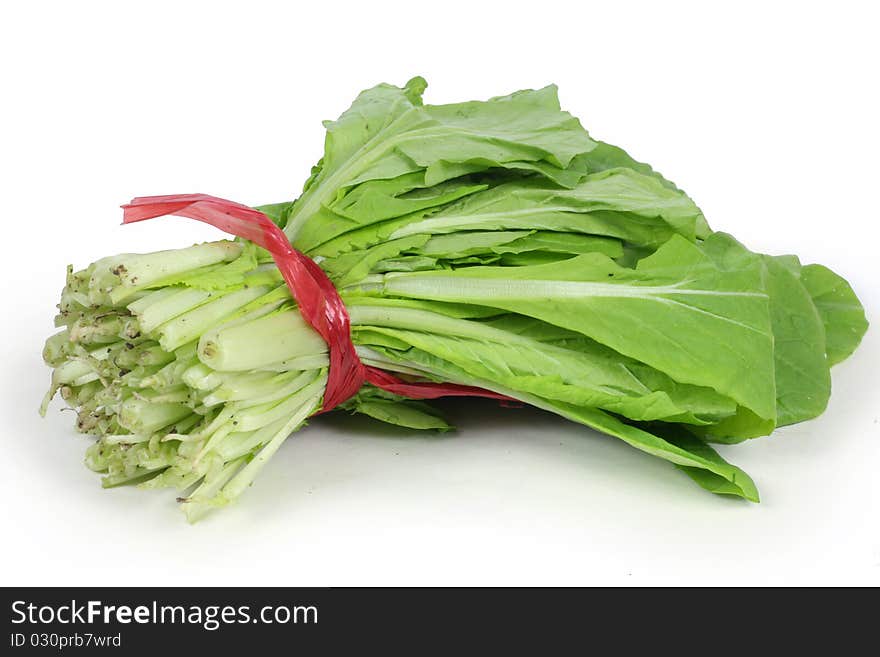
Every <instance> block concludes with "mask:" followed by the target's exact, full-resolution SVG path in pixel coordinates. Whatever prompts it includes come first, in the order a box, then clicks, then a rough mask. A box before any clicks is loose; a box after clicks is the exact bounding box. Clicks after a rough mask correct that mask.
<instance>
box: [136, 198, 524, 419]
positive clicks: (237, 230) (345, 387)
mask: <svg viewBox="0 0 880 657" xmlns="http://www.w3.org/2000/svg"><path fill="white" fill-rule="evenodd" d="M122 209H123V218H122V223H123V224H130V223H134V222H136V221H144V220H146V219H153V218H154V217H161V216H164V215H169V214H173V215H177V216H180V217H188V218H189V219H196V220H198V221H203V222H205V223H207V224H211V225H212V226H215V227H216V228H219V229H220V230H222V231H224V232H227V233H229V234H231V235H236V236H238V237H243V238H245V239H247V240H250V241H251V242H253V243H255V244H257V245H258V246H261V247H263V248H264V249H266V250H267V251H268V252H269V253H271V254H272V258H273V259H274V260H275V264H276V265H277V266H278V270H279V271H280V272H281V275H282V276H283V277H284V281H285V282H286V283H287V287H289V288H290V294H291V295H292V296H293V298H294V300H295V301H296V303H297V305H298V306H299V311H300V313H301V314H302V316H303V318H304V319H305V320H306V321H307V322H308V323H309V325H310V326H311V327H312V328H313V329H315V331H317V332H318V334H319V335H320V336H321V337H322V338H323V339H324V341H325V342H326V343H327V349H328V351H329V353H330V369H329V372H328V375H327V389H326V390H325V392H324V404H323V408H322V411H329V410H332V409H334V408H336V407H337V406H339V405H340V404H342V403H343V402H345V401H347V400H348V399H350V398H351V397H353V396H354V395H355V394H356V393H357V391H358V390H359V389H360V387H361V386H362V385H363V383H364V381H367V382H369V383H371V384H373V385H374V386H376V387H377V388H381V389H382V390H387V391H388V392H392V393H394V394H397V395H401V396H403V397H409V398H410V399H436V398H438V397H488V398H491V399H501V400H508V399H509V397H506V396H505V395H501V394H498V393H496V392H492V391H490V390H483V389H482V388H476V387H473V386H462V385H457V384H454V383H424V382H416V383H409V382H406V381H402V380H401V379H399V378H397V377H396V376H394V375H393V374H391V373H389V372H386V371H384V370H380V369H377V368H375V367H369V366H366V365H364V364H363V363H361V360H360V358H358V355H357V352H356V351H355V348H354V343H353V342H352V341H351V322H350V320H349V317H348V311H347V310H346V309H345V304H344V303H343V302H342V298H341V297H340V296H339V292H337V291H336V287H335V286H334V285H333V283H332V282H331V281H330V279H329V278H327V274H325V273H324V270H323V269H321V268H320V267H319V266H318V265H317V264H316V263H315V261H314V260H312V259H311V258H309V257H308V256H307V255H305V254H304V253H301V252H300V251H297V250H296V249H294V248H293V247H292V246H291V245H290V243H289V242H288V241H287V236H286V235H285V234H284V232H283V231H282V230H281V229H280V228H278V226H276V225H275V224H274V223H273V222H272V221H271V220H270V219H269V217H267V216H266V215H265V214H263V213H262V212H260V211H258V210H254V209H253V208H250V207H248V206H246V205H241V204H240V203H235V202H234V201H227V200H225V199H222V198H217V197H216V196H208V195H207V194H173V195H170V196H143V197H139V198H135V199H132V201H131V202H130V203H128V204H127V205H123V206H122Z"/></svg>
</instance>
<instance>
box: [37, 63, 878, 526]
mask: <svg viewBox="0 0 880 657" xmlns="http://www.w3.org/2000/svg"><path fill="white" fill-rule="evenodd" d="M424 88H425V82H424V81H423V80H422V79H421V78H416V79H414V80H411V81H410V82H409V83H408V84H407V85H406V86H405V87H403V88H398V87H394V86H390V85H384V84H383V85H379V86H377V87H374V88H372V89H369V90H367V91H365V92H363V93H361V94H360V96H358V98H357V99H356V100H355V101H354V103H353V104H352V106H351V108H350V109H349V110H348V111H346V112H345V113H344V114H343V115H342V116H341V117H340V118H339V119H338V120H336V121H334V122H328V123H327V124H326V128H327V137H326V145H325V151H324V156H323V158H322V159H321V160H320V162H319V163H318V164H317V165H316V166H315V167H314V169H313V171H312V175H311V177H310V178H309V180H308V181H307V182H306V184H305V188H304V191H303V193H302V195H301V196H300V197H299V198H298V199H297V200H296V201H294V202H291V203H282V204H277V205H271V206H264V207H263V208H261V209H262V210H263V211H264V212H265V213H266V214H268V215H269V216H270V217H271V218H272V219H273V221H275V222H277V223H278V224H279V225H280V226H282V227H283V228H284V231H285V233H286V234H287V236H288V237H289V239H290V240H291V242H292V243H293V244H294V245H295V246H296V247H297V248H299V249H300V250H302V251H304V252H305V253H306V254H308V255H309V256H311V257H312V258H314V259H315V261H316V262H318V263H319V264H320V266H321V267H322V268H323V269H324V270H325V271H326V272H327V274H328V275H329V276H330V278H331V280H332V281H333V282H334V284H335V285H336V286H337V288H338V289H339V290H340V292H341V294H342V296H343V299H344V300H345V303H346V306H347V308H348V310H349V313H350V315H351V320H352V327H353V328H352V338H353V340H354V342H355V344H356V346H357V350H358V354H359V356H360V357H361V359H362V360H363V361H364V362H365V363H367V364H370V365H374V366H377V367H380V368H384V369H386V370H389V371H393V372H396V373H400V374H401V375H403V376H405V377H412V378H414V379H417V380H430V381H446V382H454V383H460V384H467V385H475V386H480V387H482V388H486V389H489V390H493V391H497V392H499V393H503V394H505V395H508V396H510V397H512V398H515V399H518V400H521V401H523V402H525V403H527V404H531V405H534V406H536V407H539V408H543V409H546V410H549V411H551V412H554V413H557V414H559V415H561V416H563V417H566V418H568V419H570V420H573V421H575V422H580V423H582V424H584V425H586V426H589V427H591V428H593V429H596V430H598V431H600V432H603V433H605V434H608V435H609V436H613V437H615V438H619V439H621V440H623V441H625V442H627V443H628V444H630V445H632V446H633V447H636V448H637V449H640V450H643V451H645V452H648V453H650V454H653V455H655V456H658V457H660V458H663V459H665V460H667V461H670V462H671V463H673V464H675V465H676V466H678V467H679V468H681V469H682V470H683V471H684V472H685V473H687V474H688V475H689V476H690V477H692V478H693V479H694V480H695V481H696V482H697V483H698V484H699V485H700V486H702V487H704V488H706V489H708V490H710V491H712V492H715V493H724V494H730V495H736V496H740V497H743V498H746V499H749V500H752V501H757V500H758V492H757V490H756V488H755V486H754V484H753V482H752V480H751V479H750V478H749V477H748V475H746V474H745V473H744V472H743V471H742V470H740V469H739V468H737V467H735V466H733V465H731V464H729V463H727V462H725V461H724V460H723V459H722V458H721V457H720V456H719V455H718V454H717V453H716V452H715V450H713V448H712V447H711V443H717V442H720V443H735V442H739V441H742V440H744V439H747V438H752V437H755V436H762V435H766V434H769V433H770V432H771V431H772V430H773V429H774V428H775V427H777V426H781V425H785V424H791V423H794V422H800V421H802V420H806V419H809V418H812V417H815V416H817V415H819V414H820V413H821V412H822V411H823V410H824V409H825V406H826V404H827V402H828V397H829V394H830V388H831V383H830V376H829V367H830V366H831V365H833V364H835V363H837V362H840V361H841V360H843V359H845V358H846V357H847V356H849V355H850V354H851V353H852V352H853V351H854V350H855V348H856V346H857V345H858V343H859V341H860V339H861V337H862V335H863V333H864V332H865V330H866V328H867V323H866V321H865V316H864V313H863V311H862V308H861V306H860V304H859V301H858V299H857V298H856V296H855V295H854V293H853V291H852V289H851V288H850V286H849V285H848V284H847V283H846V281H844V280H843V279H842V278H840V277H839V276H837V275H836V274H834V273H833V272H831V271H830V270H828V269H827V268H825V267H823V266H821V265H805V266H804V265H801V263H800V262H799V261H798V259H797V258H795V257H794V256H783V257H773V256H766V255H761V254H756V253H752V252H750V251H749V250H748V249H746V248H745V247H744V246H743V245H742V244H740V243H739V242H737V241H736V240H735V239H734V238H733V237H731V236H730V235H727V234H725V233H717V232H713V231H712V230H710V228H709V226H708V224H707V223H706V221H705V219H704V217H703V215H702V213H701V212H700V210H699V209H698V208H697V207H696V205H694V203H693V202H692V201H691V199H690V198H688V196H686V195H685V194H684V193H683V192H682V191H680V190H679V189H678V188H677V187H676V186H675V185H673V184H672V183H670V182H669V181H667V180H666V179H664V178H663V177H662V176H660V175H659V174H657V173H656V172H654V171H653V170H652V169H651V168H650V167H649V166H647V165H645V164H641V163H638V162H636V161H635V160H633V159H632V158H630V157H629V156H628V155H627V154H626V153H625V152H624V151H622V150H621V149H619V148H616V147H614V146H611V145H609V144H605V143H602V142H599V141H595V140H594V139H592V138H591V137H590V136H589V135H588V134H587V132H586V131H584V129H583V128H582V127H581V125H580V123H579V122H578V121H577V119H575V118H573V117H572V116H571V115H570V114H568V113H567V112H564V111H562V110H560V108H559V104H558V101H557V97H556V89H555V87H552V86H551V87H547V88H544V89H541V90H538V91H521V92H518V93H515V94H512V95H510V96H505V97H501V98H493V99H491V100H488V101H485V102H467V103H460V104H452V105H438V106H432V105H423V104H422V100H421V96H422V92H423V91H424ZM59 307H60V311H61V312H60V314H59V316H58V318H57V324H58V326H63V327H64V328H63V330H62V331H61V332H60V333H58V334H57V335H55V336H53V337H51V338H50V339H49V340H48V341H47V343H46V348H45V351H44V357H45V360H46V362H47V363H48V364H49V365H50V366H52V367H53V368H54V372H53V376H52V387H51V389H50V391H49V394H48V395H47V397H46V400H45V403H44V406H43V411H44V412H45V408H46V405H47V404H48V402H49V400H50V399H51V398H52V396H53V395H54V394H55V393H56V392H57V391H60V393H61V396H62V397H63V398H64V399H65V400H66V401H67V403H68V404H69V405H71V406H72V407H74V408H76V409H77V410H78V421H77V427H78V428H79V430H80V431H83V432H86V433H89V434H92V435H94V436H96V437H97V441H96V442H95V443H94V444H93V445H92V446H91V448H90V449H89V450H88V456H87V464H88V465H89V467H91V468H93V469H95V470H97V471H99V472H102V473H104V475H105V476H104V483H105V485H107V486H115V485H119V484H129V483H139V484H140V485H141V486H144V487H160V486H173V487H175V488H177V489H179V490H181V491H184V492H183V493H182V497H181V498H180V499H181V501H182V506H183V508H184V510H185V511H186V513H187V515H188V517H189V518H190V519H191V520H194V519H197V518H199V517H201V516H202V515H203V514H204V513H205V512H206V511H208V510H210V509H211V508H213V507H216V506H220V505H223V504H225V503H227V502H228V501H230V500H232V499H235V498H236V497H237V496H238V495H239V494H240V493H241V492H242V491H243V490H244V488H245V487H246V486H248V485H249V484H250V483H251V482H252V481H253V480H254V477H255V476H256V474H257V473H258V471H259V470H260V468H261V467H262V466H263V465H264V464H265V463H266V462H267V461H268V459H269V458H270V457H271V456H272V455H273V454H274V452H275V451H276V450H277V449H278V448H279V447H280V445H281V444H282V443H283V442H284V441H285V440H286V438H287V437H288V436H289V435H290V434H291V432H293V431H294V430H295V429H297V428H298V427H299V426H300V425H302V424H303V423H304V422H305V420H306V418H308V417H309V416H310V415H312V414H313V413H314V412H315V411H316V410H318V409H319V408H320V406H321V400H322V395H323V391H324V386H325V384H326V381H327V364H328V359H327V347H326V345H325V344H324V342H323V341H322V340H321V338H320V337H318V335H317V334H316V333H315V332H314V331H313V330H312V329H311V328H310V327H309V326H308V325H307V324H306V323H305V322H304V321H303V319H302V318H301V317H300V315H299V314H298V312H297V308H296V304H295V302H294V301H293V300H292V299H291V297H290V294H289V292H288V289H287V287H286V286H285V285H284V283H283V281H282V279H281V276H280V275H279V273H278V271H277V269H276V268H275V266H274V264H273V263H272V260H271V258H270V257H269V256H268V254H267V253H265V252H264V251H262V250H261V249H259V248H257V247H256V246H254V245H253V244H249V243H243V242H241V241H218V242H214V243H208V244H201V245H196V246H192V247H190V248H186V249H179V250H173V251H163V252H158V253H152V254H146V255H133V254H123V255H119V256H114V257H110V258H105V259H102V260H99V261H98V262H96V263H94V264H92V265H90V266H89V267H88V268H87V269H85V270H83V271H79V272H76V273H74V272H73V271H72V270H70V271H69V273H68V279H67V285H66V287H65V288H64V292H63V295H62V300H61V303H60V306H59ZM345 408H346V409H348V410H351V411H354V412H359V413H363V414H366V415H369V416H372V417H374V418H377V419H380V420H383V421H385V422H390V423H395V424H399V425H403V426H406V427H412V428H418V429H434V430H445V429H447V428H448V426H447V424H446V422H445V421H444V420H443V419H442V418H441V417H440V416H439V415H438V414H437V413H436V412H435V411H434V410H432V408H431V407H430V406H429V405H428V404H426V403H422V402H414V401H410V400H405V399H402V398H399V397H396V396H395V395H392V394H389V393H386V392H383V391H381V390H378V389H376V388H372V387H370V386H365V387H364V388H362V390H361V391H360V392H359V393H358V395H357V396H356V397H354V398H353V399H352V400H350V401H349V402H347V403H346V404H345Z"/></svg>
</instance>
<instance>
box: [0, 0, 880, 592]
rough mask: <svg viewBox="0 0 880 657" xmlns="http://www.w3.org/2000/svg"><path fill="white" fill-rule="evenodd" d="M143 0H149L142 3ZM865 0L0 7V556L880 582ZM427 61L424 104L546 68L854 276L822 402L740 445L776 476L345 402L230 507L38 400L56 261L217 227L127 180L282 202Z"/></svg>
mask: <svg viewBox="0 0 880 657" xmlns="http://www.w3.org/2000/svg"><path fill="white" fill-rule="evenodd" d="M136 5H137V6H138V7H142V8H135V6H136ZM870 6H871V4H870V3H867V2H865V3H849V2H834V3H829V4H828V5H827V6H824V5H823V4H813V3H791V4H783V3H767V2H761V3H755V4H754V5H752V4H750V3H730V4H729V5H728V7H727V8H726V9H725V8H720V7H716V6H714V3H693V4H689V5H686V4H680V3H672V4H671V3H650V4H649V3H645V4H632V3H607V2H603V3H595V4H594V3H589V2H583V1H580V2H571V3H563V2H558V3H554V2H543V3H536V2H527V3H519V2H516V1H515V0H507V1H506V2H500V3H488V2H474V1H470V2H463V3H459V2H452V1H450V0H444V1H443V2H434V3H424V2H411V1H410V2H404V3H397V4H392V3H381V2H358V3H351V4H348V3H343V2H322V3H307V2H302V3H294V2H290V3H277V4H269V3H261V2H255V1H253V0H251V1H249V2H242V3H239V4H238V5H227V4H226V3H222V2H209V3H188V2H181V1H179V0H178V1H175V2H170V3H166V2H149V3H116V2H114V3H110V2H108V3H106V4H101V3H95V2H70V3H67V2H65V3H54V4H53V3H44V2H29V3H15V4H13V3H4V5H3V9H2V10H0V61H2V62H3V64H2V68H0V137H2V140H0V168H2V169H0V181H2V182H0V185H2V188H0V189H2V197H0V200H2V219H3V223H2V227H3V231H4V237H5V239H4V240H3V243H2V251H0V267H2V272H0V280H2V285H3V288H2V289H3V294H2V299H0V302H2V304H3V306H2V307H3V317H2V318H0V350H2V353H0V358H2V373H0V403H2V415H0V441H2V442H0V456H2V466H0V467H2V470H0V527H2V528H0V535H2V539H0V584H6V585H11V584H23V585H37V584H40V585H48V584H117V585H135V584H156V585H161V584H169V585H170V584H208V585H227V584H257V585H269V584H285V585H341V584H504V585H506V584H692V585H701V584H875V585H876V584H880V504H878V489H880V487H878V484H877V479H876V472H877V468H878V466H880V442H878V438H880V435H878V434H880V425H878V414H880V409H878V397H880V395H878V376H877V366H878V364H880V359H878V355H880V339H878V333H877V327H878V325H880V316H878V313H877V309H878V308H880V292H878V290H877V283H878V281H880V267H878V255H877V254H878V250H877V249H878V246H877V244H878V238H880V232H878V227H877V226H878V220H880V216H878V215H880V211H878V207H880V204H878V196H877V193H878V189H880V183H878V173H880V168H878V164H880V132H878V116H880V104H878V98H877V88H878V85H877V64H878V62H880V49H878V45H877V43H878V41H877V36H876V26H877V21H876V17H873V16H871V15H869V10H868V8H869V7H870ZM416 74H421V75H424V76H425V77H426V78H427V79H428V81H429V83H430V87H429V89H428V92H427V99H428V100H429V102H449V101H455V100H465V99H471V98H485V97H488V96H492V95H498V94H503V93H507V92H510V91H512V90H515V89H519V88H523V87H535V86H542V85H544V84H546V83H548V82H556V83H557V84H558V85H559V86H560V90H561V98H562V102H563V104H564V106H565V107H566V108H567V109H569V110H571V111H572V112H573V113H575V114H576V115H577V116H579V117H580V118H581V119H582V121H583V122H584V125H585V126H586V127H587V128H588V129H589V130H590V131H591V132H592V133H593V134H594V135H595V136H596V137H599V138H601V139H604V140H608V141H611V142H612V143H615V144H620V145H622V146H624V147H625V148H627V149H629V151H630V152H631V153H632V154H633V155H634V156H635V157H636V158H638V159H641V160H645V161H648V162H650V163H652V164H654V165H655V166H656V167H657V168H658V169H659V170H661V171H662V172H663V173H664V174H666V175H667V176H668V177H670V178H671V179H673V180H675V181H676V182H678V183H679V184H680V185H682V186H683V187H684V188H685V189H686V190H688V191H689V192H690V193H691V195H692V196H693V197H694V198H695V200H696V201H697V203H699V204H700V205H701V206H702V208H703V210H704V211H705V213H706V215H707V216H708V218H709V220H710V222H711V224H712V225H713V227H715V228H716V229H723V230H727V231H730V232H732V233H734V234H735V235H736V236H737V237H738V238H739V239H741V240H742V241H744V242H745V243H746V244H748V245H749V246H750V247H752V248H753V249H755V250H760V251H766V252H770V253H783V252H785V253H787V252H794V253H797V254H799V255H800V256H801V257H802V258H803V260H804V261H805V262H814V261H818V262H822V263H824V264H826V265H829V266H831V267H832V268H834V269H835V270H837V271H838V272H840V273H841V274H842V275H844V276H845V277H847V278H848V279H849V280H850V281H851V282H852V284H853V286H854V287H855V289H856V290H857V292H858V293H859V294H860V296H861V298H862V300H863V302H864V304H865V306H866V307H867V308H868V314H869V319H870V320H872V321H873V323H874V328H873V329H872V330H871V331H869V333H868V335H867V337H866V339H865V341H864V343H863V345H862V347H861V349H860V350H859V351H858V352H857V354H856V356H855V358H853V359H852V360H850V361H848V362H846V363H844V364H842V365H840V366H838V367H837V368H835V370H834V396H833V399H832V400H831V405H830V407H829V409H828V412H827V413H826V414H825V415H824V416H822V417H821V418H820V419H818V420H816V421H813V422H809V423H806V424H802V425H800V426H796V427H791V428H788V429H785V430H782V431H779V432H777V433H776V434H774V435H773V436H772V437H770V438H762V439H757V440H754V441H750V442H749V443H747V444H743V445H738V446H735V447H732V448H729V449H724V450H723V452H724V454H725V455H726V456H728V457H729V458H731V459H732V460H733V461H734V462H735V463H737V464H738V465H740V466H742V467H743V468H744V469H746V470H747V471H748V472H749V473H751V474H752V476H753V477H754V478H755V480H756V481H757V483H758V485H759V487H760V489H761V493H762V496H763V500H764V501H763V503H762V504H760V505H750V504H748V503H741V502H739V501H735V500H730V499H722V498H718V497H715V496H712V495H710V494H708V493H705V492H703V491H701V490H700V489H699V488H697V487H696V486H695V485H694V484H693V483H692V482H691V481H690V480H689V479H687V478H686V477H685V476H683V475H682V474H680V473H678V472H676V471H675V469H674V468H672V467H671V466H669V465H668V464H666V463H664V462H661V461H659V460H655V459H652V458H651V457H649V456H646V455H644V454H641V453H639V452H637V451H635V450H633V449H631V448H628V447H626V446H624V445H622V444H620V443H617V442H615V441H613V440H612V439H609V438H606V437H603V436H600V435H598V434H595V433H592V432H591V431H589V430H587V429H585V428H582V427H580V426H575V425H571V424H568V423H566V422H564V421H561V420H558V419H556V418H553V417H550V416H548V415H544V414H540V413H536V412H531V411H527V410H497V409H495V408H494V406H493V405H492V404H488V403H486V404H476V405H473V404H470V405H460V406H456V405H455V404H453V405H452V407H451V410H452V415H453V418H454V419H455V420H456V421H457V422H458V424H459V425H460V427H461V430H460V431H459V432H458V433H455V434H450V435H447V436H445V437H441V438H438V437H426V436H421V435H419V436H417V435H411V434H407V433H406V432H402V431H396V430H391V429H386V428H385V427H383V426H381V425H378V424H372V423H367V422H366V421H365V420H356V419H351V418H347V417H336V418H333V417H326V418H321V419H319V420H316V421H315V422H314V423H313V424H312V425H311V426H310V427H308V428H307V429H306V430H304V431H302V432H301V433H300V434H298V435H297V436H296V437H294V438H293V439H291V440H290V441H289V442H288V443H287V444H286V445H285V446H284V448H283V449H282V450H281V451H280V453H279V454H278V455H277V456H276V457H275V459H274V460H273V461H272V463H271V464H270V466H269V467H267V468H266V470H265V471H264V472H263V474H262V475H261V476H260V477H259V479H258V480H257V482H256V484H255V486H254V487H253V488H252V489H251V490H249V491H248V492H247V493H246V494H245V495H244V496H243V497H242V499H241V500H240V502H239V503H238V504H237V505H236V506H235V507H233V508H230V509H228V510H226V511H224V512H222V513H219V514H215V515H214V516H213V517H211V518H210V519H208V520H206V521H204V522H202V523H200V524H197V525H195V526H189V525H187V524H186V522H185V520H184V518H183V515H182V514H180V513H179V512H178V511H177V510H176V508H175V503H174V493H173V492H170V491H158V492H144V491H140V490H136V489H116V490H110V491H105V490H102V489H101V488H100V486H99V479H98V477H97V476H96V475H94V474H93V473H91V472H89V471H88V470H87V469H86V468H85V467H84V466H83V465H82V456H83V451H84V449H85V447H86V445H87V444H88V440H87V439H86V438H84V437H81V436H79V435H77V434H76V433H75V432H74V431H73V428H72V424H73V421H72V420H73V418H72V415H71V414H70V413H63V412H61V411H60V410H59V407H58V406H55V407H53V410H52V411H51V412H50V414H49V417H48V418H47V419H46V420H40V419H39V417H38V416H37V412H36V409H37V406H38V404H39V400H40V397H41V396H42V394H43V391H44V389H45V386H46V385H47V383H48V378H49V373H48V370H47V369H46V368H45V367H44V366H43V364H42V362H41V359H40V349H41V347H42V342H43V340H44V338H45V337H46V336H47V335H49V334H50V332H52V330H53V328H52V324H51V320H52V316H53V306H54V304H55V303H56V301H57V299H58V295H59V291H60V288H61V286H62V284H63V277H64V267H65V265H66V264H67V263H68V262H73V263H74V264H75V265H77V266H78V267H79V266H85V265H87V264H88V263H89V262H91V261H92V260H94V259H97V258H98V257H101V256H104V255H108V254H111V253H117V252H122V251H137V250H151V249H158V248H171V247H178V246H186V245H188V244H190V243H192V242H193V241H197V240H206V239H214V238H216V237H217V236H218V234H217V233H216V232H214V231H213V229H211V228H209V227H206V226H201V225H197V224H196V223H195V222H186V221H184V220H175V219H166V220H157V221H155V222H148V223H145V224H139V225H133V226H128V227H125V228H123V227H121V226H120V225H119V222H120V219H121V212H120V210H119V209H118V205H119V204H120V203H122V202H125V201H127V200H128V199H129V198H131V197H132V196H136V195H149V194H163V193H177V192H194V191H200V192H206V193H213V194H216V195H219V196H223V197H227V198H231V199H235V200H238V201H241V202H244V203H249V204H258V203H265V202H273V201H278V200H285V199H289V198H292V197H293V196H295V194H296V193H297V191H298V189H299V188H300V185H301V184H302V181H303V180H304V179H305V177H306V175H307V172H308V169H309V167H310V165H311V164H312V163H313V161H314V160H316V159H317V158H318V156H319V155H320V151H321V143H322V139H323V131H322V128H321V124H320V121H321V120H322V119H326V118H334V117H335V116H336V115H338V114H339V113H340V112H341V111H342V110H343V109H344V108H345V107H346V106H347V105H348V103H349V102H350V101H351V100H352V98H353V97H354V96H355V94H356V93H357V92H358V91H360V90H361V89H363V88H365V87H368V86H372V85H373V84H375V83H377V82H380V81H387V82H392V83H397V84H402V83H403V82H405V81H406V80H407V79H408V78H409V77H410V76H412V75H416Z"/></svg>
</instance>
